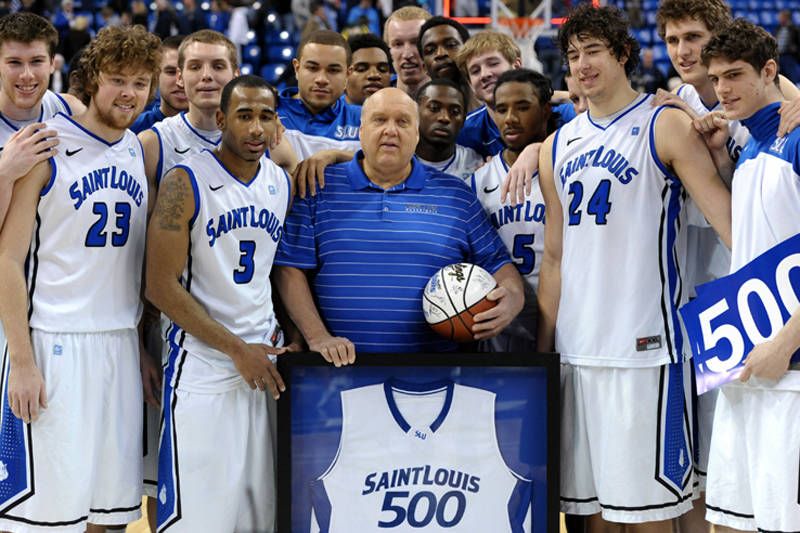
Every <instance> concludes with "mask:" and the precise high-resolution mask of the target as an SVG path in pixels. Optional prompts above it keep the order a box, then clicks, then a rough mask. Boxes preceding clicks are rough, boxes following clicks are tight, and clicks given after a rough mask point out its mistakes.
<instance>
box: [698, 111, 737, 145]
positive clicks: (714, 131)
mask: <svg viewBox="0 0 800 533" xmlns="http://www.w3.org/2000/svg"><path fill="white" fill-rule="evenodd" d="M692 125H693V126H694V129H696V130H697V131H698V132H699V133H700V134H701V135H702V136H703V140H704V141H705V142H706V145H707V146H708V148H709V150H712V151H714V150H723V149H724V148H725V143H726V142H727V140H728V137H730V130H729V128H728V120H727V119H726V118H725V113H724V112H722V111H712V112H711V113H708V114H705V115H703V116H702V117H697V118H696V119H694V120H693V121H692Z"/></svg>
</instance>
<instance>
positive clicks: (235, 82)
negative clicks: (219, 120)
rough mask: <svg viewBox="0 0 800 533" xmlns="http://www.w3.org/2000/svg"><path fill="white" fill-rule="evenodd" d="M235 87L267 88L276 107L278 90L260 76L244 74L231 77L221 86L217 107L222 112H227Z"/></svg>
mask: <svg viewBox="0 0 800 533" xmlns="http://www.w3.org/2000/svg"><path fill="white" fill-rule="evenodd" d="M237 87H245V88H247V89H267V90H268V91H269V92H271V93H272V99H273V101H274V102H275V108H276V109H277V107H278V91H277V90H276V89H275V87H273V86H272V85H270V84H269V83H267V81H266V80H265V79H264V78H262V77H261V76H253V75H252V74H246V75H244V76H237V77H235V78H233V79H232V80H231V81H229V82H228V83H226V84H225V87H223V88H222V96H220V98H219V109H220V111H222V112H223V113H224V114H226V115H227V114H228V106H229V105H230V103H231V94H232V93H233V90H234V89H236V88H237Z"/></svg>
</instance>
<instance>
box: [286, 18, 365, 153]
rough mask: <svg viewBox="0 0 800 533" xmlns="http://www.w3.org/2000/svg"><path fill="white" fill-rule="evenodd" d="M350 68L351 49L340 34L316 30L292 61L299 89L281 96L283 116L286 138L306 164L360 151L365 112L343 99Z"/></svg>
mask: <svg viewBox="0 0 800 533" xmlns="http://www.w3.org/2000/svg"><path fill="white" fill-rule="evenodd" d="M349 64H350V47H349V46H348V45H347V41H346V40H345V38H344V37H342V36H341V35H340V34H338V33H336V32H334V31H330V30H319V31H315V32H314V33H312V34H311V35H309V36H308V37H307V38H306V39H305V40H304V41H303V42H301V43H300V46H299V47H298V49H297V57H296V58H295V59H293V60H292V65H293V66H294V71H295V74H296V75H297V89H286V90H285V91H283V92H282V93H281V95H280V104H279V109H280V111H279V112H280V119H281V123H282V124H283V125H284V127H285V128H286V131H285V132H284V137H285V138H286V140H287V141H289V144H290V145H291V146H292V148H293V149H294V152H295V153H296V154H297V156H298V157H299V158H300V159H301V160H302V159H307V158H308V157H311V156H312V155H313V154H315V153H317V152H319V151H320V150H332V149H333V150H347V151H350V152H354V151H355V150H357V149H358V147H359V143H358V128H359V125H360V120H361V108H360V107H358V106H354V105H350V104H348V103H346V102H344V101H343V100H342V99H341V98H340V97H341V96H342V95H343V94H344V88H345V85H346V84H347V68H348V65H349Z"/></svg>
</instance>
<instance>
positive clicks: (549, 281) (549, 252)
mask: <svg viewBox="0 0 800 533" xmlns="http://www.w3.org/2000/svg"><path fill="white" fill-rule="evenodd" d="M553 138H554V136H553V135H551V136H550V137H548V138H547V139H546V140H545V141H544V143H543V144H542V149H541V151H540V152H539V187H541V189H542V196H543V197H544V205H545V214H544V216H545V220H547V224H545V226H544V253H543V255H542V262H541V266H540V268H539V290H538V293H537V300H538V301H539V318H538V321H539V322H538V333H537V341H536V342H537V349H538V350H539V351H540V352H551V351H553V349H554V348H555V334H556V315H558V301H559V299H560V298H561V250H562V248H561V246H562V235H563V233H562V231H563V230H562V228H563V224H564V212H563V208H562V205H561V200H560V199H559V197H558V191H557V190H556V184H555V180H554V178H553V155H552V154H553Z"/></svg>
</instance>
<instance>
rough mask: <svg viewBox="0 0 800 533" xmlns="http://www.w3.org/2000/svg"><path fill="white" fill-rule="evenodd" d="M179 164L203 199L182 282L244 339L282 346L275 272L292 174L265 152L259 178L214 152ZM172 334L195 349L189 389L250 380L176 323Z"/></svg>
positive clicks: (185, 369) (185, 371)
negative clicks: (231, 167)
mask: <svg viewBox="0 0 800 533" xmlns="http://www.w3.org/2000/svg"><path fill="white" fill-rule="evenodd" d="M179 168H183V169H184V170H186V172H187V173H188V174H189V176H190V178H191V179H192V181H193V187H194V189H195V199H196V202H197V206H196V210H195V215H194V217H193V218H192V221H191V230H190V239H191V241H190V242H191V247H190V249H189V257H188V259H187V263H186V267H185V269H184V271H183V276H182V279H181V282H182V283H183V285H184V287H186V289H187V290H188V291H189V293H190V294H191V295H192V297H193V298H194V299H195V300H197V301H198V302H200V304H201V305H202V306H203V307H204V308H205V309H206V311H207V312H208V314H209V315H210V316H211V318H213V319H214V320H216V321H217V322H219V323H220V324H222V325H223V326H225V328H227V329H228V331H230V332H231V333H233V334H234V335H236V336H237V337H239V338H241V339H243V340H244V341H245V342H248V343H263V344H268V345H273V346H280V345H281V341H282V338H278V337H279V336H278V323H277V320H276V318H275V313H274V311H273V309H272V290H271V285H270V280H269V274H270V271H271V270H272V259H273V257H274V256H275V250H276V249H277V246H278V243H279V242H280V240H281V235H282V234H283V223H284V220H285V219H286V211H287V209H288V207H289V200H290V197H291V196H290V195H291V190H290V185H289V177H288V176H287V175H286V172H284V171H283V169H281V168H280V167H278V166H277V165H275V164H274V163H273V162H272V161H270V160H269V159H267V158H266V157H262V158H261V165H260V166H259V168H258V171H257V174H256V177H255V178H253V180H252V181H250V183H243V182H241V181H239V180H238V179H237V178H236V177H234V176H233V175H232V174H231V173H230V172H229V171H228V170H227V169H226V168H225V167H224V166H223V165H222V163H221V162H220V161H219V159H217V157H216V156H215V155H214V154H213V153H212V152H210V151H209V150H203V151H202V152H200V153H196V154H192V155H190V156H189V157H187V158H186V160H185V161H184V163H182V164H180V165H179ZM167 338H168V339H169V340H170V341H171V342H173V343H174V344H178V345H179V346H180V347H182V348H183V349H184V350H185V351H186V352H188V354H189V356H188V359H187V360H186V362H185V364H183V365H182V367H181V368H182V370H181V379H180V388H181V389H185V390H196V391H212V390H213V391H220V390H227V389H230V388H234V387H236V386H239V385H241V384H242V383H243V382H242V378H241V376H240V375H239V372H238V371H237V370H236V367H235V365H234V364H233V361H232V360H231V358H230V357H229V356H228V355H226V354H224V353H222V352H219V351H217V350H215V349H213V348H211V347H209V346H208V345H206V344H205V343H204V342H202V341H201V340H199V339H197V338H196V337H194V336H192V335H190V334H189V333H186V332H185V331H183V330H182V329H181V328H180V327H179V326H177V325H176V324H174V323H172V324H171V325H170V328H169V330H168V332H167ZM176 376H177V373H176Z"/></svg>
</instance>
